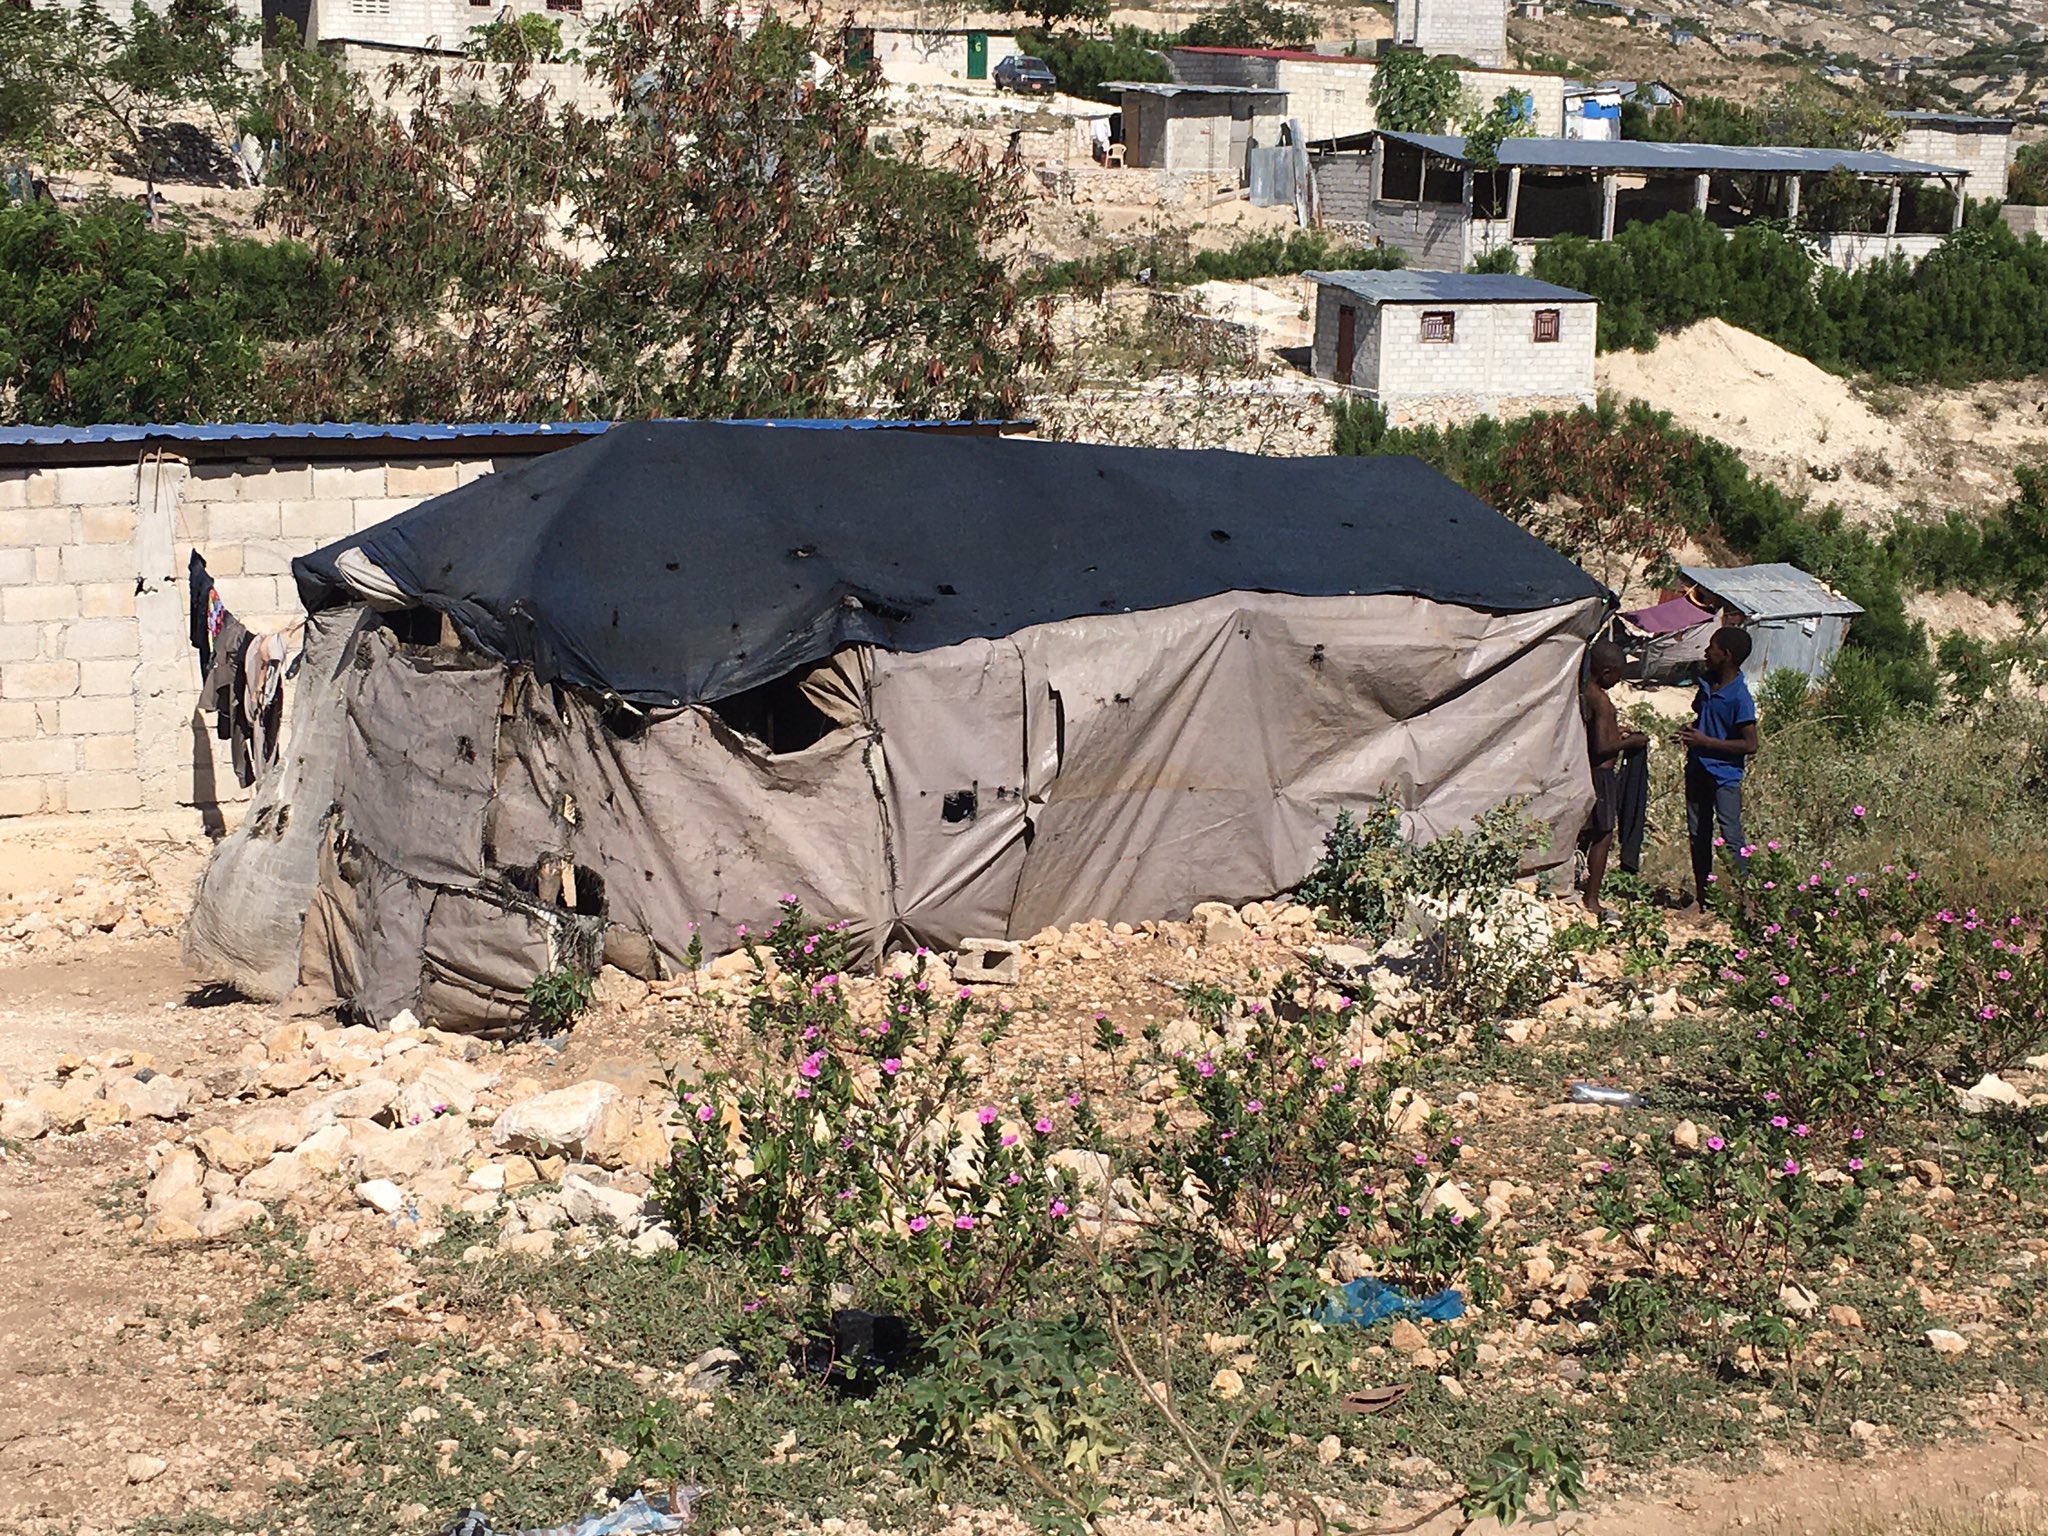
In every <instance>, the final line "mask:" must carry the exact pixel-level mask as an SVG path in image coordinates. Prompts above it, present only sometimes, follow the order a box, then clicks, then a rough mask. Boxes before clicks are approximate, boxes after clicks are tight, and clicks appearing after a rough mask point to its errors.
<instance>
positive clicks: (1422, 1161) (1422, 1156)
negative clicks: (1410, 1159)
mask: <svg viewBox="0 0 2048 1536" xmlns="http://www.w3.org/2000/svg"><path fill="white" fill-rule="evenodd" d="M1415 1166H1416V1167H1418V1168H1427V1167H1428V1166H1429V1154H1428V1153H1427V1152H1418V1153H1416V1154H1415Z"/></svg>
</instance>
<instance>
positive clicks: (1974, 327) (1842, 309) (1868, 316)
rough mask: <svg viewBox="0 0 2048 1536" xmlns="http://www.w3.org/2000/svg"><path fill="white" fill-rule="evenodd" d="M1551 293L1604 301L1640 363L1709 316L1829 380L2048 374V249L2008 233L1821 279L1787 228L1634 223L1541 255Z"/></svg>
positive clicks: (1557, 243)
mask: <svg viewBox="0 0 2048 1536" xmlns="http://www.w3.org/2000/svg"><path fill="white" fill-rule="evenodd" d="M1534 271H1535V275H1536V276H1537V277H1540V278H1542V279H1543V280H1545V281H1546V282H1553V283H1561V284H1563V285H1564V286H1565V287H1568V288H1577V289H1579V290H1581V291H1583V292H1586V293H1590V294H1592V295H1593V296H1594V297H1595V298H1597V299H1599V300H1600V346H1601V349H1602V350H1604V351H1615V350H1618V349H1620V348H1623V347H1632V348H1636V349H1638V350H1641V349H1645V348H1648V347H1651V346H1654V345H1655V344H1656V340H1657V336H1658V334H1659V333H1660V332H1662V331H1667V330H1674V329H1677V328H1679V327H1682V326H1686V325H1690V324H1692V323H1693V322H1694V321H1696V320H1703V319H1707V318H1709V317H1714V318H1719V319H1721V320H1725V321H1727V322H1728V323H1729V324H1730V325H1736V326H1740V327H1741V328H1742V329H1744V330H1747V331H1754V332H1756V333H1757V334H1758V335H1760V336H1766V337H1769V338H1770V339H1771V340H1772V341H1775V342H1777V343H1778V344H1779V345H1780V346H1782V347H1786V348H1788V349H1789V350H1791V351H1794V352H1797V353H1799V354H1800V355H1801V356H1803V357H1807V358H1811V359H1812V360H1813V361H1814V362H1817V363H1819V364H1820V365H1821V366H1822V367H1825V368H1834V369H1853V370H1857V371H1861V372H1865V373H1873V374H1877V375H1879V376H1880V377H1884V378H1890V379H1897V380H1902V381H1908V382H1921V381H1935V382H1941V383H1948V384H1956V383H1967V382H1971V381H1973V380H1978V379H2000V378H2024V377H2026V376H2027V375H2029V374H2032V373H2036V372H2039V371H2040V370H2041V369H2043V368H2048V243H2044V242H2042V241H2039V240H2021V239H2019V238H2018V237H2017V236H2015V235H2014V234H2013V233H2012V232H2011V231H2010V230H2008V229H2006V228H2005V227H2004V226H2003V225H2002V224H2001V225H1993V226H1987V227H1985V228H1979V229H1963V230H1960V231H1958V232H1957V233H1955V234H1953V235H1951V236H1949V237H1948V238H1947V239H1946V240H1944V241H1943V242H1942V244H1941V245H1940V247H1939V248H1938V249H1937V250H1936V251H1935V252H1934V253H1933V254H1931V255H1930V256H1928V257H1927V258H1926V259H1925V260H1923V261H1921V262H1919V263H1918V264H1915V263H1912V262H1909V261H1907V260H1906V259H1905V258H1903V257H1894V258H1892V259H1891V260H1888V261H1879V262H1872V263H1870V264H1868V265H1866V266H1862V267H1858V268H1857V269H1856V270H1855V271H1854V272H1840V271H1837V270H1835V269H1834V268H1832V267H1820V266H1818V264H1817V263H1816V262H1815V261H1814V260H1813V258H1812V256H1811V254H1810V253H1809V252H1808V251H1807V249H1806V248H1805V247H1804V246H1803V245H1802V244H1801V243H1800V241H1799V238H1798V237H1797V235H1796V234H1794V233H1793V232H1791V231H1790V230H1788V229H1786V228H1785V227H1784V226H1783V225H1782V224H1780V223H1777V222H1774V221H1761V222H1758V223H1754V224H1747V225H1744V226H1742V227H1741V228H1740V229H1737V230H1736V231H1734V232H1733V233H1732V234H1728V235H1723V234H1722V233H1721V232H1720V231H1719V230H1718V229H1716V228H1715V227H1714V226H1713V225H1711V224H1709V223H1708V222H1707V221H1706V220H1704V219H1702V218H1700V217H1699V216H1697V215H1695V214H1688V213H1674V214H1669V215H1667V216H1666V217H1664V218H1662V219H1660V220H1658V221H1657V222H1655V223H1653V224H1634V225H1630V226H1629V227H1628V228H1626V229H1624V230H1622V231H1621V233H1620V234H1619V235H1617V236H1616V237H1615V239H1614V240H1612V241H1611V242H1606V243H1602V242H1599V241H1593V240H1587V239H1585V238H1583V237H1580V236H1576V235H1563V236H1559V237H1557V238H1556V239H1552V240H1546V241H1544V242H1543V243H1542V244H1541V245H1540V246H1538V247H1537V251H1536V258H1535V263H1534Z"/></svg>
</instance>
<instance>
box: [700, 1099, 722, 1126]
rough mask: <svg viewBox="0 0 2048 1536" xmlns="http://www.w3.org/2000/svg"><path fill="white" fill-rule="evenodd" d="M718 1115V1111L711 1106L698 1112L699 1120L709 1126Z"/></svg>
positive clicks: (706, 1106)
mask: <svg viewBox="0 0 2048 1536" xmlns="http://www.w3.org/2000/svg"><path fill="white" fill-rule="evenodd" d="M717 1114H718V1111H717V1110H715V1109H713V1108H712V1107H711V1106H710V1105H709V1104H706V1105H705V1106H704V1107H703V1108H702V1109H699V1110H698V1111H697V1118H698V1119H699V1120H702V1121H704V1122H705V1123H706V1124H707V1125H708V1124H709V1123H710V1122H711V1121H712V1119H713V1118H714V1117H716V1115H717Z"/></svg>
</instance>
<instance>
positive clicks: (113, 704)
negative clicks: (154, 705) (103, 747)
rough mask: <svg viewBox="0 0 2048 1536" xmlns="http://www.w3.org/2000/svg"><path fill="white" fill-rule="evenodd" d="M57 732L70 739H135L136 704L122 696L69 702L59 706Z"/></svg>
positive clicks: (67, 700)
mask: <svg viewBox="0 0 2048 1536" xmlns="http://www.w3.org/2000/svg"><path fill="white" fill-rule="evenodd" d="M57 728H58V729H59V730H60V731H62V732H63V733H64V734H65V735H66V736H111V735H117V734H118V735H133V734H134V732H135V700H134V699H133V698H132V697H123V696H122V695H120V694H111V695H108V696H106V697H104V698H97V699H66V700H64V701H63V703H61V704H59V705H58V706H57Z"/></svg>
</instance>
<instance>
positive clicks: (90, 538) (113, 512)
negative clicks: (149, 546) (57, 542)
mask: <svg viewBox="0 0 2048 1536" xmlns="http://www.w3.org/2000/svg"><path fill="white" fill-rule="evenodd" d="M78 536H79V537H80V538H81V539H83V540H84V541H85V542H86V543H88V544H127V543H130V542H132V541H133V540H134V538H135V507H134V504H133V503H130V504H129V505H127V506H125V507H81V508H80V509H79V512H78Z"/></svg>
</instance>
